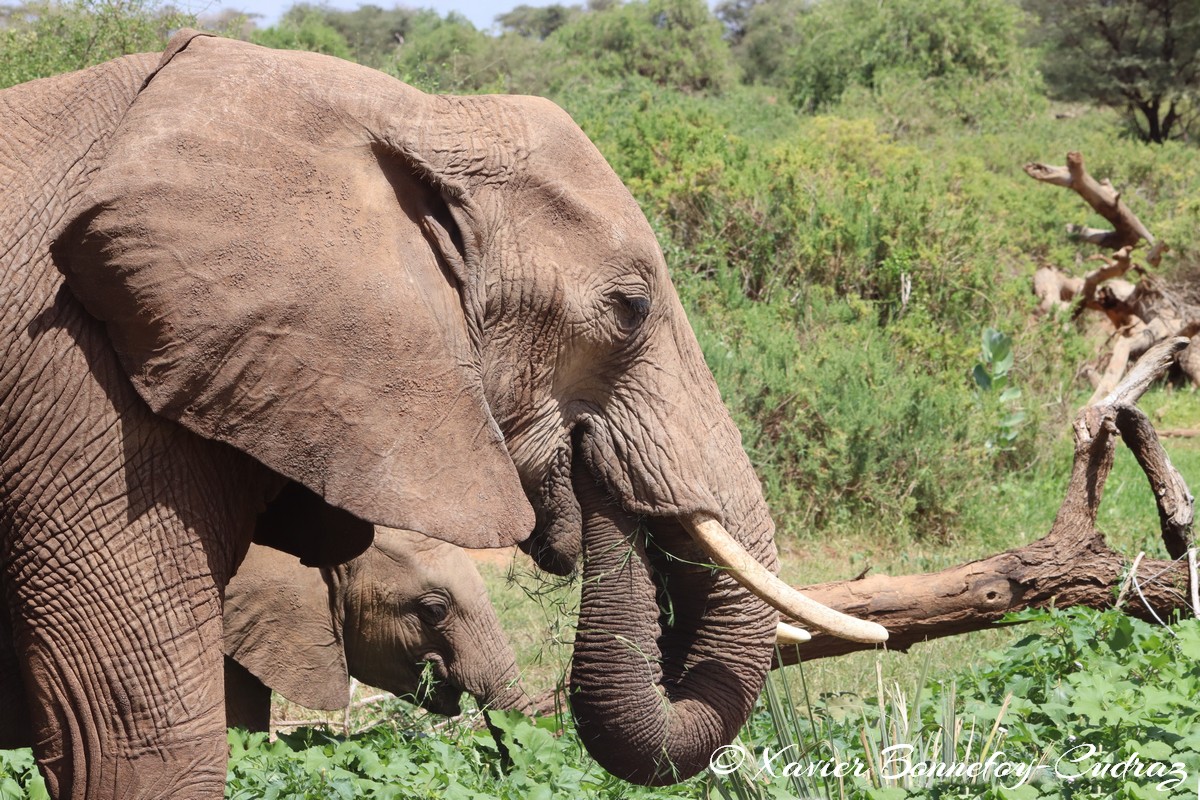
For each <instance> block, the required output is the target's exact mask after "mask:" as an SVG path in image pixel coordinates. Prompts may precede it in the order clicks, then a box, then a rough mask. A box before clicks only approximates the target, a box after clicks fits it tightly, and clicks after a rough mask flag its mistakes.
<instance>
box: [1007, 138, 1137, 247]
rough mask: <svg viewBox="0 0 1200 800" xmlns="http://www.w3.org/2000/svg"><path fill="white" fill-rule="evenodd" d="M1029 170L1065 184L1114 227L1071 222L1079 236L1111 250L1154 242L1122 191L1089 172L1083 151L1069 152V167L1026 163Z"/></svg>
mask: <svg viewBox="0 0 1200 800" xmlns="http://www.w3.org/2000/svg"><path fill="white" fill-rule="evenodd" d="M1025 174H1027V175H1028V176H1029V177H1031V178H1033V179H1034V180H1037V181H1041V182H1043V183H1050V184H1053V185H1055V186H1062V187H1065V188H1067V189H1070V190H1071V191H1073V192H1075V193H1076V194H1078V195H1079V196H1080V197H1082V198H1083V199H1084V201H1085V202H1087V204H1088V205H1090V206H1091V207H1092V208H1093V209H1095V211H1096V213H1097V214H1099V215H1100V216H1102V217H1104V218H1105V219H1106V220H1108V221H1109V223H1110V224H1111V225H1112V226H1113V228H1114V230H1111V231H1106V230H1098V229H1096V228H1087V227H1084V226H1082V225H1068V226H1067V231H1068V232H1069V233H1071V234H1072V235H1074V236H1076V237H1077V238H1079V239H1082V240H1084V241H1087V242H1091V243H1092V244H1095V245H1099V246H1100V247H1106V248H1108V249H1110V250H1119V249H1121V248H1122V247H1131V246H1133V245H1135V244H1137V243H1138V241H1139V240H1141V239H1145V240H1146V241H1147V242H1149V243H1150V244H1154V236H1152V235H1151V234H1150V231H1148V230H1146V226H1145V225H1143V224H1142V222H1141V220H1139V219H1138V218H1137V216H1136V215H1135V214H1134V213H1133V212H1132V211H1130V210H1129V207H1128V206H1126V205H1125V203H1123V202H1122V201H1121V193H1120V192H1118V191H1117V190H1116V189H1114V188H1113V185H1112V184H1111V183H1109V181H1108V180H1107V179H1105V180H1103V181H1097V180H1096V179H1095V178H1093V177H1092V176H1091V175H1089V174H1088V171H1087V170H1086V169H1084V166H1083V155H1082V154H1081V153H1067V165H1066V166H1065V167H1053V166H1050V165H1048V164H1026V165H1025Z"/></svg>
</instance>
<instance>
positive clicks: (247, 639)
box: [225, 528, 530, 730]
mask: <svg viewBox="0 0 1200 800" xmlns="http://www.w3.org/2000/svg"><path fill="white" fill-rule="evenodd" d="M350 676H354V677H355V678H357V679H358V680H360V681H362V682H363V683H366V684H369V685H371V686H377V687H379V688H381V689H384V690H386V691H389V692H391V693H393V694H395V695H398V696H406V695H407V696H409V698H410V699H412V700H413V701H414V702H417V703H419V704H420V705H422V706H424V707H425V708H427V709H429V710H430V711H433V712H436V713H439V714H456V713H458V711H459V698H460V695H461V694H462V693H463V692H464V691H466V692H470V693H471V694H472V695H473V696H474V697H475V698H476V699H477V700H478V701H479V703H480V705H487V706H489V707H491V708H512V709H518V710H528V709H529V707H530V704H529V699H528V698H527V696H526V695H525V693H524V691H523V690H522V689H521V687H520V685H519V684H518V673H517V667H516V660H515V657H514V656H513V651H512V648H511V647H510V646H509V643H508V639H507V638H506V637H505V635H504V632H503V630H501V628H500V623H499V620H497V618H496V612H495V610H494V609H493V608H492V604H491V603H490V602H489V600H488V596H487V592H486V590H485V588H484V585H483V579H482V578H480V576H479V572H478V571H477V570H476V569H475V566H474V565H473V564H472V563H471V560H470V559H469V558H468V557H467V555H466V554H465V553H464V552H463V551H462V550H460V549H459V548H457V547H455V546H453V545H449V544H446V543H444V542H440V541H438V540H436V539H430V538H428V537H425V536H422V535H420V534H417V533H412V532H410V531H402V530H394V529H390V528H376V530H375V541H374V543H373V544H372V545H371V546H370V547H369V548H367V550H366V552H364V553H363V554H362V555H360V556H359V557H358V558H355V559H354V560H353V561H350V562H348V563H346V564H342V565H339V566H336V567H331V568H322V569H314V568H310V567H305V566H302V565H301V564H300V562H299V561H298V560H297V559H296V558H295V557H293V556H290V555H288V554H286V553H283V552H280V551H278V550H274V549H271V548H268V547H261V546H258V545H252V546H251V548H250V552H249V553H248V554H247V556H246V560H245V561H244V562H243V563H242V566H241V567H240V568H239V569H238V573H237V575H236V576H235V577H234V579H233V580H232V581H231V582H230V584H229V586H228V588H227V589H226V593H225V711H226V717H227V721H228V724H229V725H230V726H231V727H232V726H240V727H244V728H249V729H250V730H266V729H267V728H268V726H269V723H270V713H271V690H272V689H274V690H275V691H277V692H279V693H280V694H281V695H283V696H284V697H286V698H287V699H288V700H291V701H292V702H294V703H298V704H300V705H302V706H305V707H307V708H315V709H325V710H332V709H338V708H345V707H346V705H347V704H348V703H349V700H350Z"/></svg>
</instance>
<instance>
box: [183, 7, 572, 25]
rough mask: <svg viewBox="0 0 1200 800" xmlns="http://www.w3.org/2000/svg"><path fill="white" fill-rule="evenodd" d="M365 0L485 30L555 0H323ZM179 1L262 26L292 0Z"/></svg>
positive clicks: (194, 9) (268, 22) (273, 20)
mask: <svg viewBox="0 0 1200 800" xmlns="http://www.w3.org/2000/svg"><path fill="white" fill-rule="evenodd" d="M366 2H374V3H375V5H378V6H382V7H384V8H391V7H392V6H394V5H402V6H411V7H414V8H433V9H436V10H437V11H439V12H441V13H442V14H445V13H446V12H448V11H457V12H459V13H460V14H462V15H463V16H465V17H466V18H467V19H469V20H471V22H472V23H474V24H475V27H476V28H480V29H482V30H488V29H490V28H491V26H492V20H493V19H494V18H495V16H496V15H497V14H503V13H504V12H505V11H508V10H510V9H512V8H513V7H515V6H519V5H521V4H522V3H523V4H525V5H530V6H545V5H550V4H551V3H553V2H555V0H402V1H401V2H400V3H397V2H395V0H361V2H360V0H326V4H327V5H330V6H333V7H334V8H346V9H351V8H358V6H360V5H363V4H364V3H366ZM558 2H564V3H565V4H567V5H569V4H571V3H573V2H577V3H580V4H582V0H558ZM180 5H183V6H185V7H189V8H190V10H191V11H194V12H196V13H198V14H205V13H216V12H218V11H221V10H222V9H226V8H233V9H237V10H238V11H245V12H247V13H250V14H261V15H262V19H260V20H258V24H259V25H260V26H262V27H265V26H267V25H270V24H272V23H273V22H275V21H276V20H277V19H279V15H280V14H282V13H283V12H284V11H286V10H287V9H288V8H289V7H291V5H292V0H183V2H181V3H180Z"/></svg>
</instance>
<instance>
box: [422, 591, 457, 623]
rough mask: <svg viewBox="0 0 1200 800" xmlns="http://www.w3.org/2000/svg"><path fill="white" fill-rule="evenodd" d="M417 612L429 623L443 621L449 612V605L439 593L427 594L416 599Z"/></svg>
mask: <svg viewBox="0 0 1200 800" xmlns="http://www.w3.org/2000/svg"><path fill="white" fill-rule="evenodd" d="M417 613H418V614H420V616H421V619H422V620H424V621H425V622H426V623H428V624H430V625H437V624H438V623H440V622H443V621H444V620H445V619H446V617H447V615H449V613H450V606H449V605H448V604H447V603H446V599H445V598H444V597H442V596H441V595H437V594H428V595H425V596H424V597H422V598H421V599H420V600H418V601H417Z"/></svg>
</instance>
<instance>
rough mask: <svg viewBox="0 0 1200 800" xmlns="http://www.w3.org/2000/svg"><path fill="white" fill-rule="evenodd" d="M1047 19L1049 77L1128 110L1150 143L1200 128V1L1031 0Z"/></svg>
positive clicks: (1043, 30) (1073, 91)
mask: <svg viewBox="0 0 1200 800" xmlns="http://www.w3.org/2000/svg"><path fill="white" fill-rule="evenodd" d="M1025 2H1026V7H1027V8H1029V9H1030V10H1031V11H1032V12H1033V13H1035V14H1036V15H1037V16H1038V17H1039V18H1040V24H1039V25H1038V26H1037V27H1036V28H1035V29H1034V30H1035V32H1036V33H1035V35H1036V36H1037V38H1038V39H1039V40H1040V41H1041V43H1042V44H1043V45H1044V46H1045V48H1044V52H1045V57H1044V65H1043V73H1044V74H1045V77H1046V83H1047V84H1048V85H1049V86H1050V88H1052V89H1054V90H1055V91H1056V92H1058V93H1059V94H1060V95H1061V96H1063V97H1066V98H1069V99H1079V100H1092V101H1099V102H1102V103H1107V104H1110V105H1115V106H1122V107H1124V108H1126V109H1127V112H1128V118H1129V122H1130V124H1131V126H1132V127H1133V128H1134V129H1135V130H1136V131H1137V133H1138V135H1139V136H1140V137H1141V138H1142V139H1143V140H1144V141H1149V142H1165V141H1167V140H1168V139H1173V138H1183V137H1186V136H1188V135H1189V134H1190V135H1194V134H1196V133H1197V132H1198V131H1197V128H1198V126H1200V1H1198V0H1025Z"/></svg>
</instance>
